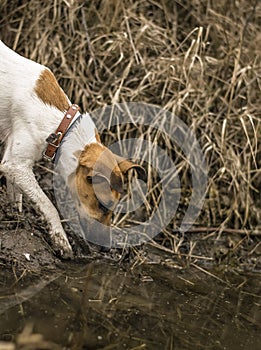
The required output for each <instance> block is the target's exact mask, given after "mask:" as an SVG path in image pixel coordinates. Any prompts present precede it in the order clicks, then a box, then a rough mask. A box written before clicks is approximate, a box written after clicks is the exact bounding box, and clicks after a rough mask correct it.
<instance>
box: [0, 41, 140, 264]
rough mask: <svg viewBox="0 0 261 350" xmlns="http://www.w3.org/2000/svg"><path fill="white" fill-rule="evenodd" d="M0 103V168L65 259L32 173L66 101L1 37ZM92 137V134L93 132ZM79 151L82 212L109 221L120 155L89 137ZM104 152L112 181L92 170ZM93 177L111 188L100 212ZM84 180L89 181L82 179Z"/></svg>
mask: <svg viewBox="0 0 261 350" xmlns="http://www.w3.org/2000/svg"><path fill="white" fill-rule="evenodd" d="M0 103H1V106H0V141H3V142H4V143H5V152H4V156H3V159H2V161H1V165H0V171H1V172H3V173H4V174H5V175H6V177H7V178H8V179H9V181H11V182H12V183H13V184H15V185H16V186H17V187H18V188H19V189H20V190H21V191H22V192H23V193H25V194H26V195H27V196H28V197H29V198H30V199H31V200H32V201H33V202H34V203H36V204H37V205H38V207H39V209H40V211H41V212H42V214H43V216H44V218H45V219H46V220H47V222H48V223H49V226H50V228H49V233H50V238H51V240H52V243H53V246H54V249H55V250H56V251H59V252H61V254H62V255H63V256H64V257H68V256H71V254H72V251H71V246H70V244H69V241H68V239H67V237H66V234H65V233H64V230H63V228H62V225H61V222H60V218H59V215H58V213H57V211H56V209H55V207H54V206H53V204H52V203H51V202H50V200H49V199H48V198H47V196H46V195H45V194H44V193H43V191H42V189H41V188H40V186H39V184H38V183H37V181H36V179H35V177H34V174H33V171H32V167H33V164H34V162H35V161H37V160H38V159H40V158H41V156H42V152H43V151H44V149H45V148H46V138H47V137H48V136H49V135H50V134H51V133H53V132H54V131H55V130H56V128H57V126H58V125H59V123H60V122H61V120H62V119H63V117H64V115H65V113H66V111H67V110H68V108H69V107H70V105H71V102H70V100H69V99H68V97H67V96H66V94H65V93H64V91H63V90H62V89H61V88H60V86H59V85H58V83H57V81H56V79H55V77H54V75H53V74H52V73H51V71H50V70H49V69H48V68H46V67H45V66H43V65H40V64H38V63H36V62H33V61H31V60H29V59H26V58H24V57H22V56H20V55H18V54H17V53H15V52H14V51H12V50H11V49H9V48H8V47H7V46H5V45H4V44H3V43H2V42H1V41H0ZM93 135H94V136H95V130H93ZM87 141H88V140H86V143H87ZM80 151H82V154H81V155H80V153H79V156H80V158H79V164H78V168H77V171H76V174H77V176H78V178H77V176H76V180H75V182H76V184H78V185H79V186H80V187H78V192H79V195H80V197H81V196H82V198H80V199H81V200H82V202H83V205H85V207H86V212H87V214H89V215H91V216H92V217H94V218H96V219H98V220H99V221H101V222H106V223H107V224H108V218H110V215H111V214H109V213H108V211H107V212H106V210H104V205H107V203H109V204H108V206H109V207H113V206H114V205H115V203H116V202H117V201H118V200H119V196H120V194H119V193H120V192H121V183H122V174H123V172H122V171H121V167H120V165H119V159H117V156H116V157H114V155H113V154H112V153H111V152H110V151H109V150H108V149H106V148H105V147H104V146H103V145H101V143H100V140H99V138H98V137H96V138H95V137H93V138H92V140H91V143H90V144H87V146H86V147H85V149H84V150H83V149H82V150H80ZM103 152H105V154H106V156H105V158H106V161H104V162H103V163H104V164H105V163H106V162H108V163H109V168H110V169H111V172H112V174H113V175H114V176H112V179H114V180H113V182H111V178H108V175H106V174H103V173H102V172H103V170H102V169H103V168H104V169H105V168H106V169H108V167H107V165H106V166H105V165H104V166H101V167H100V168H101V169H100V170H99V171H98V172H97V171H94V165H95V162H96V161H97V159H98V158H99V157H100V155H101V154H102V153H103ZM103 158H104V157H103ZM120 161H121V162H122V159H121V160H120ZM134 166H136V165H133V164H129V166H127V168H126V164H125V166H124V169H125V170H126V169H127V170H128V169H129V168H131V167H134ZM94 176H95V177H99V178H100V179H102V180H103V181H104V182H107V183H108V182H109V184H110V188H111V193H110V194H108V196H107V197H108V198H107V199H104V202H103V203H102V204H103V205H102V210H101V204H100V203H98V201H97V197H96V196H95V193H93V192H92V190H91V187H90V185H91V183H90V182H91V181H90V177H94ZM86 179H89V180H88V181H89V183H88V181H87V183H84V181H85V180H86ZM99 181H101V180H99ZM81 186H82V187H81ZM88 186H89V187H88ZM82 193H85V195H83V194H82ZM105 216H106V217H105Z"/></svg>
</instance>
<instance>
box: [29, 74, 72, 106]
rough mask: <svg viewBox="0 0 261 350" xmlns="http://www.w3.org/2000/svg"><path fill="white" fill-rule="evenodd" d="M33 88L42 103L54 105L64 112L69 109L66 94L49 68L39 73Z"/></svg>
mask: <svg viewBox="0 0 261 350" xmlns="http://www.w3.org/2000/svg"><path fill="white" fill-rule="evenodd" d="M34 90H35V92H36V94H37V96H38V97H39V98H40V99H41V100H42V101H43V102H44V103H46V104H48V105H50V106H54V107H56V108H57V109H59V110H60V111H61V112H65V111H67V110H68V109H69V101H68V98H67V96H66V95H65V93H64V91H63V90H62V89H61V87H60V86H59V84H58V82H57V80H56V78H55V76H54V75H53V73H52V72H51V71H50V70H49V69H47V68H46V69H45V70H44V71H43V72H42V73H41V75H40V76H39V78H38V79H37V81H36V85H35V88H34Z"/></svg>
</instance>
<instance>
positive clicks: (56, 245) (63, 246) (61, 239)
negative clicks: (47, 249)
mask: <svg viewBox="0 0 261 350" xmlns="http://www.w3.org/2000/svg"><path fill="white" fill-rule="evenodd" d="M51 240H52V246H53V249H54V250H55V252H56V253H57V254H58V255H59V256H60V257H61V258H63V259H72V258H73V251H72V247H71V245H70V243H69V241H68V238H67V237H66V236H65V235H64V233H62V234H61V232H53V233H51Z"/></svg>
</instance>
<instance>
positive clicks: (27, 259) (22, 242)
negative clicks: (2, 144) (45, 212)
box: [0, 162, 261, 273]
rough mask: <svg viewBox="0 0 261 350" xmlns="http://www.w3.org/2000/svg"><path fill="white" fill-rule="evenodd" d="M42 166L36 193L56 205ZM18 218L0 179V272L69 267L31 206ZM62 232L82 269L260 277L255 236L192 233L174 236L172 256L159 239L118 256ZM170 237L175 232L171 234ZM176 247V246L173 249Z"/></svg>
mask: <svg viewBox="0 0 261 350" xmlns="http://www.w3.org/2000/svg"><path fill="white" fill-rule="evenodd" d="M47 166H49V165H48V164H46V163H44V162H43V163H39V164H37V165H36V168H35V173H36V178H37V180H38V181H39V183H40V185H41V187H42V188H43V190H44V191H45V193H46V194H47V195H48V196H49V198H50V199H51V200H52V201H53V202H54V203H55V199H54V196H53V191H52V174H51V172H50V171H49V170H48V169H47V168H46V167H47ZM22 209H23V210H22V212H21V213H19V212H18V210H17V208H16V207H15V206H14V205H13V204H12V203H11V202H10V200H9V198H8V195H7V190H6V180H5V178H4V177H3V176H2V177H0V268H1V266H2V267H4V268H8V269H13V270H14V269H15V271H19V272H23V271H25V272H29V273H30V272H40V271H41V270H43V269H46V268H47V269H55V268H57V267H59V268H60V267H61V268H66V264H68V262H66V261H63V260H61V259H60V257H58V256H56V255H55V253H54V251H53V250H52V248H51V245H50V244H48V234H47V232H48V231H47V225H46V223H45V222H44V221H43V220H42V219H41V217H40V215H39V212H38V211H37V210H36V209H35V206H34V205H32V203H30V202H28V201H27V199H26V198H23V208H22ZM64 227H65V231H66V233H67V235H68V238H69V240H70V243H71V245H72V247H73V251H74V262H76V263H79V264H80V263H82V262H86V261H90V260H92V259H96V258H97V257H98V258H106V259H112V260H114V261H115V260H116V261H121V260H132V261H133V260H134V261H135V259H136V260H137V261H139V263H141V262H149V263H151V262H153V263H160V264H166V265H169V266H172V265H173V264H174V265H175V264H179V265H180V266H181V267H186V266H189V264H191V263H192V264H197V265H200V266H204V267H211V268H212V267H213V266H216V267H218V268H222V269H223V268H225V269H226V270H227V269H233V270H234V269H235V270H238V269H239V270H240V271H242V270H244V271H245V270H247V271H249V270H250V271H255V272H258V271H259V272H260V271H261V245H260V236H259V235H258V233H257V234H253V235H249V236H248V235H246V234H242V232H241V233H240V232H237V231H236V230H235V232H233V230H231V231H227V232H226V231H224V232H223V233H222V234H221V233H220V232H212V233H211V232H207V231H204V229H202V232H200V230H199V231H197V230H196V231H192V232H188V233H186V235H185V237H180V236H179V235H178V234H177V233H176V232H175V239H176V242H178V241H177V240H179V248H178V251H177V252H174V250H173V247H172V246H170V244H169V242H166V241H165V240H164V235H163V237H161V236H160V235H159V237H158V238H157V239H156V241H155V244H154V243H152V244H147V245H145V246H142V247H139V248H135V249H134V250H132V249H130V250H129V251H127V252H124V253H122V252H120V251H118V250H110V251H108V250H107V251H103V250H101V249H100V248H99V247H96V246H90V244H88V243H86V242H84V241H83V240H82V239H80V237H77V236H76V235H75V234H74V233H73V232H72V231H71V230H70V228H69V227H67V226H66V225H65V226H64ZM173 234H174V232H173ZM176 244H177V243H176Z"/></svg>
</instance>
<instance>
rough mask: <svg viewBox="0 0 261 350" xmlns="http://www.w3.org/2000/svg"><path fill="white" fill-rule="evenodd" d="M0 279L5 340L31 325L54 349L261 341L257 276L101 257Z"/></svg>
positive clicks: (247, 345) (256, 345) (0, 326)
mask: <svg viewBox="0 0 261 350" xmlns="http://www.w3.org/2000/svg"><path fill="white" fill-rule="evenodd" d="M12 279H13V278H12ZM0 282H1V284H0V295H1V298H0V340H2V341H3V340H5V341H12V340H14V339H15V338H14V337H15V335H17V334H18V333H21V332H22V331H23V329H24V327H25V326H26V325H28V324H32V325H33V330H32V332H34V333H38V334H41V335H43V337H44V339H46V340H47V341H50V342H53V343H56V344H60V345H61V347H57V349H58V348H63V349H149V350H154V349H155V350H159V349H168V350H170V349H182V350H183V349H229V350H233V349H249V350H250V349H251V350H258V349H260V348H261V340H260V325H261V312H260V279H259V280H258V276H254V275H245V276H241V275H235V274H233V275H226V276H222V281H221V280H217V279H215V278H213V277H211V276H210V275H207V274H205V273H203V272H200V271H199V270H196V269H194V268H193V267H192V268H190V269H188V270H187V271H180V270H177V269H170V268H167V267H166V266H160V265H142V266H138V267H135V268H133V269H132V268H131V267H130V266H129V265H127V264H126V265H124V264H122V265H120V266H119V265H117V264H115V263H111V262H109V261H105V260H102V261H96V262H91V263H90V264H88V265H87V266H84V267H82V266H81V267H79V265H77V266H71V267H70V269H69V270H67V271H66V272H65V271H62V272H59V273H53V272H52V273H46V274H45V276H34V277H32V276H31V277H30V278H29V277H25V278H21V279H20V280H19V281H17V282H15V280H14V279H13V280H11V279H10V278H7V274H6V273H4V271H2V273H1V277H0ZM10 293H11V295H10ZM50 349H51V347H50Z"/></svg>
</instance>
